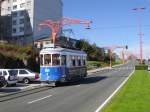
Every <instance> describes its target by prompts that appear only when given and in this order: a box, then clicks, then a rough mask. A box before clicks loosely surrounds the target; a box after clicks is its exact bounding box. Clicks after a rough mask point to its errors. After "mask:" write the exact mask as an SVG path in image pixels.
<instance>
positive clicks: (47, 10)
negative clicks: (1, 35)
mask: <svg viewBox="0 0 150 112" xmlns="http://www.w3.org/2000/svg"><path fill="white" fill-rule="evenodd" d="M62 8H63V4H62V1H61V0H5V1H4V2H3V3H2V10H1V15H2V16H7V15H11V23H10V24H11V32H10V33H11V40H13V41H15V42H18V43H20V44H26V43H30V42H33V41H34V40H37V39H40V38H43V37H49V36H50V34H51V31H50V30H49V29H48V28H47V29H43V30H41V31H39V29H38V24H39V23H40V22H42V21H43V20H46V19H52V20H56V21H57V20H59V19H61V18H62V16H63V9H62Z"/></svg>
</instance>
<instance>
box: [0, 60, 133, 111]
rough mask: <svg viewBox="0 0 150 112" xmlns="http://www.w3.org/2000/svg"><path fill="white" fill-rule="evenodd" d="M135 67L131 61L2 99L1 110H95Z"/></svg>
mask: <svg viewBox="0 0 150 112" xmlns="http://www.w3.org/2000/svg"><path fill="white" fill-rule="evenodd" d="M133 69H134V68H133V65H132V64H131V63H128V64H126V65H123V66H120V67H115V68H113V69H112V70H103V71H100V72H98V73H94V74H92V75H90V76H88V77H87V78H86V79H84V80H82V81H78V82H75V83H70V84H65V85H63V86H61V87H56V88H51V89H48V90H45V91H41V92H38V93H34V94H30V95H27V96H22V97H19V98H15V99H12V100H9V101H4V102H0V112H95V110H96V109H97V108H98V107H99V106H100V105H101V104H102V103H103V102H104V101H105V100H106V99H107V98H108V97H109V96H110V95H111V94H112V93H113V92H114V91H115V90H116V88H117V87H118V86H119V85H120V84H121V83H122V82H123V81H124V80H125V78H126V77H128V76H129V74H130V73H131V72H132V71H133Z"/></svg>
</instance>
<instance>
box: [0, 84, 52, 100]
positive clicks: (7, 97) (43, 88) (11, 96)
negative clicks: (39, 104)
mask: <svg viewBox="0 0 150 112" xmlns="http://www.w3.org/2000/svg"><path fill="white" fill-rule="evenodd" d="M52 88H53V87H51V86H41V87H36V88H33V89H29V90H24V91H20V92H14V93H9V94H5V95H1V96H0V102H4V101H8V100H13V99H15V98H19V97H23V96H27V95H30V94H34V93H38V92H41V91H46V90H49V89H52Z"/></svg>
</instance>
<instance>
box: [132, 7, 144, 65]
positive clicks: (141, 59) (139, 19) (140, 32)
mask: <svg viewBox="0 0 150 112" xmlns="http://www.w3.org/2000/svg"><path fill="white" fill-rule="evenodd" d="M145 9H146V8H145V7H138V8H134V9H132V10H134V11H136V12H142V11H144V10H145ZM138 24H139V38H140V64H142V63H143V35H144V34H143V33H142V24H141V18H140V16H139V17H138Z"/></svg>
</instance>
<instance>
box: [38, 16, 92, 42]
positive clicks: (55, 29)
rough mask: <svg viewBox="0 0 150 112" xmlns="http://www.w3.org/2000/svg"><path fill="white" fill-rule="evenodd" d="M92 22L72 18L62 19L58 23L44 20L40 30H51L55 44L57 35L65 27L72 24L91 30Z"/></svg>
mask: <svg viewBox="0 0 150 112" xmlns="http://www.w3.org/2000/svg"><path fill="white" fill-rule="evenodd" d="M91 23H92V21H88V20H80V19H72V18H66V17H65V18H62V19H60V20H58V21H53V20H50V19H49V20H44V21H42V22H41V23H40V24H39V28H40V29H41V28H50V29H51V31H52V42H53V43H54V44H55V41H56V37H57V34H58V33H59V32H60V30H61V28H63V26H65V25H71V24H83V25H85V27H86V29H90V24H91Z"/></svg>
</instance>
